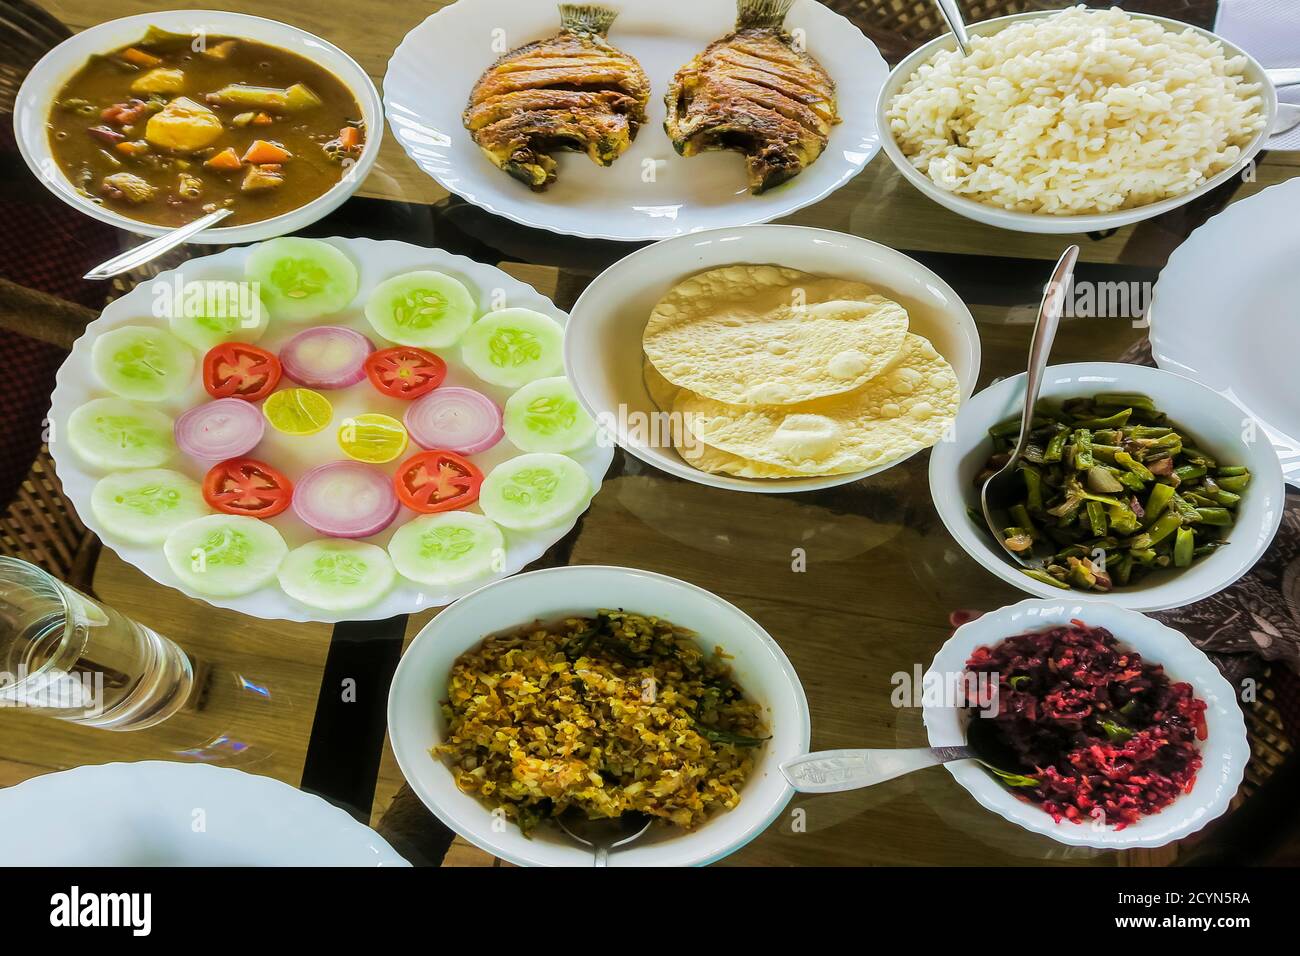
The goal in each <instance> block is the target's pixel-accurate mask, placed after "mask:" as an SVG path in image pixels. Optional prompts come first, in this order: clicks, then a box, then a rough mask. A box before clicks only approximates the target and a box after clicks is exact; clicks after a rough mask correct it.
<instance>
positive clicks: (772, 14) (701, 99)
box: [664, 0, 839, 194]
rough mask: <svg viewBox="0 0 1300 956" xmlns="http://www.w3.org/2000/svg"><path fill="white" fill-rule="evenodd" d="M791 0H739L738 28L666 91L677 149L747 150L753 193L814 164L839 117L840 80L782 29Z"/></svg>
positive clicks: (666, 126)
mask: <svg viewBox="0 0 1300 956" xmlns="http://www.w3.org/2000/svg"><path fill="white" fill-rule="evenodd" d="M792 3H793V0H738V3H737V5H736V29H735V30H734V31H733V32H732V33H731V34H729V35H727V36H725V37H723V38H722V39H720V40H716V41H715V42H713V43H711V44H709V46H708V47H707V48H706V49H705V50H704V52H702V53H700V54H699V55H698V56H696V57H695V59H693V60H692V61H691V62H690V63H688V64H687V65H686V66H684V67H682V68H681V70H679V71H678V72H677V75H676V76H675V77H674V78H673V82H672V83H671V84H670V86H669V88H668V94H667V96H666V97H665V101H666V103H667V106H668V117H667V119H666V120H665V122H664V129H665V130H666V131H667V133H668V136H669V138H670V139H671V140H672V143H673V146H674V148H675V149H676V150H677V152H678V153H680V154H681V155H682V156H694V155H695V154H697V153H699V152H702V151H704V150H718V149H729V150H736V151H737V152H740V153H743V154H744V155H745V158H746V164H747V168H748V175H749V187H750V191H751V192H753V193H755V194H758V193H762V192H764V191H765V190H767V189H771V188H772V187H773V186H776V185H778V184H780V183H783V182H785V181H786V180H788V179H791V178H793V177H794V176H797V175H798V174H799V173H801V172H802V171H803V170H805V169H807V168H808V167H809V166H811V165H812V164H813V163H814V162H815V161H816V160H817V158H818V157H819V156H820V155H821V154H822V152H823V150H825V148H826V143H827V141H828V139H829V137H830V130H831V127H832V126H834V125H835V124H836V123H838V122H839V116H838V113H837V110H836V104H835V83H834V82H833V81H832V80H831V78H830V76H828V75H827V73H826V71H825V70H823V69H822V67H821V65H820V64H819V63H818V62H817V61H816V60H814V59H813V58H812V57H811V56H809V55H808V54H807V53H806V52H805V51H803V50H802V49H799V48H796V46H795V42H794V39H793V37H791V36H790V34H789V33H787V32H786V31H785V30H784V28H783V24H784V22H785V17H786V15H787V14H788V13H789V12H790V7H791V5H792Z"/></svg>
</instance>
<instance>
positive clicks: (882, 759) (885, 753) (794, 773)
mask: <svg viewBox="0 0 1300 956" xmlns="http://www.w3.org/2000/svg"><path fill="white" fill-rule="evenodd" d="M971 757H974V754H973V753H972V752H971V750H970V748H968V747H911V748H904V749H890V748H880V749H875V750H822V751H819V752H817V753H811V754H805V755H804V756H802V757H796V758H795V759H793V760H787V761H786V762H785V763H783V764H781V773H782V775H784V777H785V779H786V780H787V781H788V782H789V784H790V786H792V787H794V788H795V789H796V790H798V791H799V792H800V793H838V792H840V791H841V790H858V789H861V788H862V787H873V786H875V785H876V784H878V783H884V782H885V781H886V780H893V779H894V778H895V777H901V776H902V775H903V774H905V773H911V772H912V771H913V770H922V769H924V768H926V767H934V766H937V765H938V764H941V763H947V762H948V761H950V760H965V759H968V758H971Z"/></svg>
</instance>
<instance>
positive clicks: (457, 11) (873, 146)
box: [383, 0, 889, 242]
mask: <svg viewBox="0 0 1300 956" xmlns="http://www.w3.org/2000/svg"><path fill="white" fill-rule="evenodd" d="M481 2H483V0H457V2H455V3H450V4H447V5H446V6H444V7H441V8H440V9H438V10H436V11H434V12H433V13H432V14H430V15H429V16H428V17H426V18H425V20H424V21H422V22H421V23H419V24H417V25H416V26H414V27H412V28H411V30H410V31H409V32H408V33H407V34H406V36H405V37H403V38H402V41H401V42H400V43H399V44H398V45H397V48H396V49H395V50H394V51H393V54H392V56H391V57H390V58H389V61H388V66H387V68H386V70H385V72H384V81H383V88H384V93H383V102H384V114H385V116H386V117H387V118H388V123H389V126H391V127H392V130H393V136H394V138H395V139H396V140H397V141H398V143H400V144H401V146H402V148H403V150H405V151H406V153H407V155H408V156H409V157H410V159H411V161H412V162H414V163H415V164H416V165H417V166H419V167H420V168H421V169H422V170H423V171H424V172H425V173H426V174H427V175H428V176H430V178H432V179H433V180H434V181H435V182H437V183H438V184H439V185H440V186H442V187H443V188H444V189H446V190H447V191H448V192H450V193H452V194H453V195H455V196H459V197H460V198H462V199H464V200H466V201H467V202H469V203H471V204H472V205H475V206H478V207H479V208H481V209H483V210H485V211H487V212H489V213H492V214H494V215H497V216H501V217H503V218H505V219H508V220H510V221H511V222H515V223H518V224H519V225H521V226H527V227H529V228H533V229H544V230H546V231H548V232H553V233H557V234H559V235H568V236H575V237H577V238H581V239H603V240H608V241H611V242H645V241H652V240H659V239H667V238H673V237H675V236H679V235H690V234H692V233H694V232H698V231H700V230H703V229H713V228H721V227H724V226H735V225H753V224H756V223H762V222H770V221H772V220H774V219H778V218H781V217H783V216H788V215H791V214H792V213H794V212H797V211H798V210H800V209H803V208H805V207H807V206H810V205H812V204H814V203H817V202H820V201H821V200H823V199H825V198H826V197H827V196H829V195H830V194H831V193H833V192H835V191H836V190H838V189H839V188H841V187H842V186H844V185H845V184H847V183H848V182H849V180H851V179H853V178H854V177H855V176H857V175H858V173H860V172H861V171H862V170H863V169H864V168H866V166H867V165H868V164H869V163H870V162H871V160H872V159H874V158H875V156H876V153H877V152H879V150H880V147H881V140H882V136H881V135H880V131H879V130H878V129H876V126H875V119H874V117H872V116H871V115H870V110H869V109H867V110H861V111H859V113H858V115H859V117H860V118H859V120H858V121H859V122H862V123H863V129H862V131H861V134H860V136H859V142H858V143H856V144H855V146H856V149H855V150H853V152H855V154H856V156H857V159H856V160H855V161H854V162H852V163H848V164H846V165H845V168H844V169H843V170H842V171H841V173H840V175H839V176H837V177H836V179H835V180H834V181H833V182H830V183H828V184H826V185H825V186H823V187H822V188H819V189H816V190H813V191H811V192H809V193H808V194H807V195H801V196H799V197H798V198H797V199H796V200H795V201H793V202H789V203H785V204H780V205H778V206H776V207H775V208H773V209H771V210H770V211H766V212H762V213H760V214H759V215H740V216H738V217H736V219H735V220H734V221H731V220H718V221H712V222H702V223H700V224H699V225H696V226H693V227H691V228H689V229H686V230H674V231H655V230H648V229H639V230H638V229H626V228H625V229H615V228H612V227H607V228H604V229H601V228H599V227H587V226H583V225H580V224H572V223H570V224H566V225H564V226H557V225H556V224H555V223H554V222H552V221H549V220H548V217H547V216H546V215H545V214H537V213H532V212H530V210H531V209H533V208H534V207H535V208H537V209H541V210H546V209H548V208H550V207H548V206H546V205H543V204H537V203H530V202H529V201H528V200H529V197H530V196H532V195H533V194H532V193H531V192H528V191H527V187H525V186H523V185H522V184H516V185H518V186H519V189H520V190H521V191H523V192H521V194H520V199H519V201H517V202H509V203H503V202H501V201H493V200H490V199H488V198H485V197H484V196H482V195H475V193H474V192H471V191H470V190H468V189H466V186H465V182H464V180H463V178H462V177H459V176H456V175H454V174H450V173H445V172H442V171H441V170H440V169H438V168H437V167H432V166H430V165H428V164H426V163H423V162H421V160H420V158H419V157H418V156H416V155H415V153H414V152H413V150H412V147H411V144H409V143H408V142H407V139H406V137H405V136H404V135H403V129H404V126H405V124H407V123H409V122H411V121H410V120H408V119H407V116H406V114H409V113H411V110H410V109H408V108H407V107H404V106H401V105H400V104H398V103H396V102H395V100H394V93H393V90H395V89H400V88H401V83H400V82H398V80H397V75H398V74H397V71H398V70H400V69H402V68H403V65H404V63H405V62H406V61H409V60H416V59H418V56H419V54H418V52H417V47H418V46H419V44H420V43H422V42H423V39H424V36H425V35H427V34H432V33H434V32H437V31H442V30H448V31H452V30H455V29H456V28H457V25H458V22H459V21H460V20H461V19H463V18H467V17H471V16H473V15H474V12H475V5H476V4H478V3H481ZM623 2H628V0H623ZM692 2H698V0H692ZM796 3H798V4H799V7H798V8H797V9H798V11H799V12H800V13H802V14H807V15H809V16H812V17H815V18H817V19H819V20H820V19H825V21H826V23H827V24H828V29H835V30H839V31H845V30H851V31H853V32H854V33H856V34H857V36H858V37H859V38H860V40H861V43H862V47H863V49H862V55H863V56H864V57H865V59H866V61H867V64H868V65H869V67H870V69H871V70H873V71H876V72H878V73H879V76H878V78H877V80H876V81H875V82H874V84H873V85H874V86H877V87H878V86H880V85H881V84H883V83H884V82H885V79H886V77H887V75H888V72H889V66H888V64H887V63H886V62H885V59H884V57H883V56H882V55H881V53H880V51H879V50H878V49H877V48H876V46H875V44H874V43H872V42H871V40H870V39H869V38H868V37H867V36H866V34H864V33H863V32H862V31H861V30H860V29H859V28H858V27H857V26H855V25H854V24H853V22H852V21H850V20H848V19H847V18H846V17H844V16H843V15H841V14H839V13H837V12H835V11H834V10H832V9H830V8H829V7H826V6H825V5H823V4H822V3H820V2H817V0H796ZM793 13H794V11H792V15H793ZM835 21H839V22H838V23H836V22H835ZM832 24H833V27H832V26H831V25H832ZM556 25H557V27H558V21H557V24H556ZM615 39H617V37H615ZM490 65H491V64H490V62H485V63H484V64H483V69H484V70H486V69H487V68H488V67H489V66H490ZM832 78H833V79H835V77H832ZM650 79H651V83H652V91H651V99H652V100H653V99H654V98H655V97H661V96H662V95H663V89H664V88H665V87H666V84H667V82H668V79H669V78H668V77H651V78H650ZM837 82H838V80H837ZM866 99H867V100H868V101H871V100H874V95H871V94H869V95H868V96H867V97H866ZM861 117H865V121H863V120H862V119H861ZM841 119H842V123H841V124H840V126H838V127H836V129H837V130H839V129H842V128H843V127H844V126H845V125H846V124H847V123H848V122H849V118H848V114H847V113H845V112H844V111H841ZM867 127H870V128H869V129H868V128H867ZM425 128H426V129H429V130H431V131H432V127H425ZM434 132H437V131H434ZM651 133H657V134H662V133H663V131H662V129H659V130H655V129H654V127H653V124H647V126H646V127H643V128H642V130H641V135H647V134H651ZM438 135H439V136H441V137H442V140H443V141H448V140H449V137H450V136H455V135H461V136H465V137H468V135H469V134H468V133H466V131H465V130H464V129H463V128H462V127H461V126H459V125H458V126H456V128H455V130H454V131H453V132H451V133H449V134H443V133H438ZM834 136H835V133H834V131H832V138H834ZM440 145H443V146H445V145H446V143H445V142H443V143H440ZM470 145H473V144H472V142H471V144H470ZM841 146H843V144H841ZM841 152H844V150H843V149H841ZM669 153H672V150H671V148H670V149H669ZM830 153H831V147H830V146H829V145H828V146H827V149H826V151H825V152H824V153H823V154H822V156H821V157H819V159H818V162H828V161H831V160H832V157H831V156H830ZM673 155H674V156H675V154H673ZM484 162H486V160H484ZM490 172H491V173H492V174H494V175H497V176H502V177H505V176H506V174H505V173H503V172H501V171H500V170H496V169H492V170H490ZM507 178H508V177H507ZM802 178H803V177H802V176H800V177H796V179H795V180H793V181H792V182H791V183H789V184H787V185H783V186H782V187H780V188H781V189H790V187H792V186H795V185H797V184H798V183H799V182H800V180H801V179H802ZM752 198H754V197H751V196H749V194H748V192H745V193H744V194H743V195H742V196H741V197H740V199H741V200H743V199H752ZM728 208H743V205H742V203H741V202H738V203H734V204H730V205H729V206H728ZM632 221H633V222H636V223H645V222H656V221H658V220H655V219H638V220H632Z"/></svg>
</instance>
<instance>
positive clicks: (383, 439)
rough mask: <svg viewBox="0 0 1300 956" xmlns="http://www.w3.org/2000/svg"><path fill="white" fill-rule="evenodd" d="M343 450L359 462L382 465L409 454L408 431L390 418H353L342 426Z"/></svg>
mask: <svg viewBox="0 0 1300 956" xmlns="http://www.w3.org/2000/svg"><path fill="white" fill-rule="evenodd" d="M339 447H340V448H342V449H343V453H344V454H345V455H347V456H348V457H349V458H352V459H354V460H356V461H364V462H366V463H367V464H371V465H382V464H383V463H384V462H386V461H392V460H393V459H394V458H396V457H397V456H398V455H400V454H401V453H402V452H404V451H406V429H405V428H404V427H403V426H402V423H401V422H399V421H398V420H397V419H396V418H391V417H389V416H388V415H380V414H378V413H376V412H366V413H365V414H363V415H353V416H352V417H351V418H345V419H343V424H341V425H340V426H339Z"/></svg>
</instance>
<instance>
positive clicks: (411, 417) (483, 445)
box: [403, 385, 505, 455]
mask: <svg viewBox="0 0 1300 956" xmlns="http://www.w3.org/2000/svg"><path fill="white" fill-rule="evenodd" d="M403 421H404V422H405V424H406V431H407V433H408V434H409V435H410V436H411V438H412V439H414V441H415V443H416V444H417V445H419V446H420V447H422V448H429V449H437V450H439V451H454V452H456V453H458V454H461V455H472V454H474V453H475V452H480V451H487V450H488V449H489V448H491V447H492V446H493V445H495V444H496V443H497V442H499V441H500V440H501V439H502V437H503V436H504V435H505V430H504V429H503V428H502V427H501V409H500V408H498V407H497V405H496V402H494V401H492V399H490V398H488V397H487V396H486V395H484V394H483V393H481V392H476V391H474V390H473V389H471V388H459V387H457V386H447V385H444V386H442V387H441V388H435V389H434V390H433V391H432V392H430V393H429V394H428V395H425V396H424V397H423V398H417V399H416V400H415V401H414V402H412V403H411V406H410V408H408V409H407V410H406V415H405V416H404V417H403Z"/></svg>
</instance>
